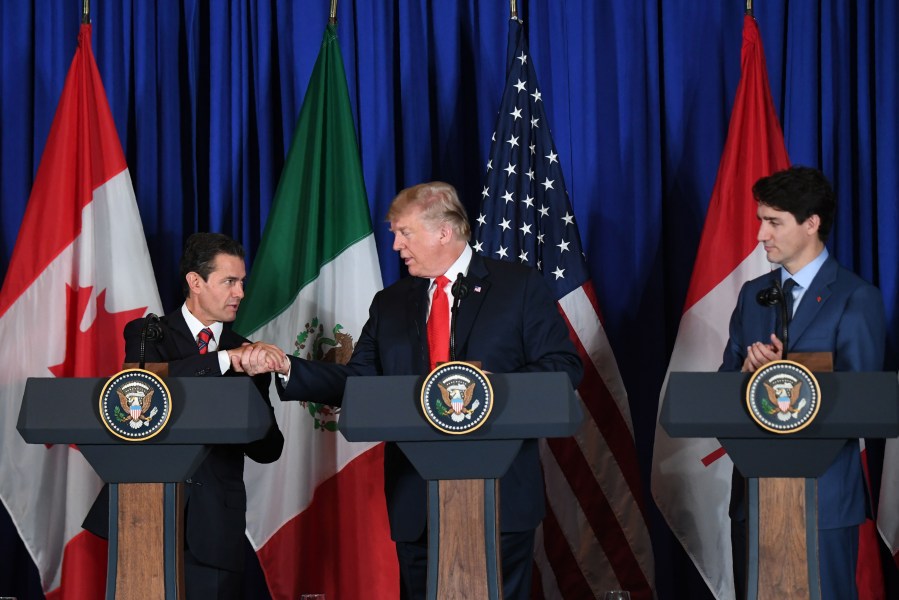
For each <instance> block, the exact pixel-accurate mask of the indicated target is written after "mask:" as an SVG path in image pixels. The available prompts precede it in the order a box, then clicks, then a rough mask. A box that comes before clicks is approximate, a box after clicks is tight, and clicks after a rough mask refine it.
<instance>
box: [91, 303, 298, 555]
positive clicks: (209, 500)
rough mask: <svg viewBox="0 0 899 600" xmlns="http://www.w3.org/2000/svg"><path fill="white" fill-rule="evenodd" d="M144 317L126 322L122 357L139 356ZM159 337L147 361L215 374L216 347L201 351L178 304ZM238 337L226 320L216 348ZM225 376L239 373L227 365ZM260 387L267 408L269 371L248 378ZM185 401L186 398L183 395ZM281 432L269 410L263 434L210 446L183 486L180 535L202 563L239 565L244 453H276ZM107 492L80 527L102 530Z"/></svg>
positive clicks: (269, 456) (186, 373) (262, 456)
mask: <svg viewBox="0 0 899 600" xmlns="http://www.w3.org/2000/svg"><path fill="white" fill-rule="evenodd" d="M144 321H145V320H144V319H136V320H134V321H131V322H130V323H128V324H127V325H126V326H125V362H138V361H139V360H140V332H141V329H142V328H143V326H144ZM160 325H161V326H162V331H163V337H162V339H161V340H159V341H154V342H147V343H146V352H145V358H146V361H147V362H166V363H168V365H169V375H170V376H171V377H204V376H220V375H221V369H220V367H219V362H218V356H217V353H215V352H212V353H209V354H200V353H199V350H197V344H196V341H195V340H194V338H193V336H192V335H191V334H190V329H189V328H188V327H187V323H186V322H185V321H184V316H183V315H182V314H181V308H180V307H179V308H178V309H177V310H175V311H173V312H171V313H169V314H168V315H166V316H165V317H163V318H162V319H161V320H160ZM245 341H247V340H245V339H244V338H243V337H241V336H239V335H237V334H236V333H234V332H233V331H231V329H230V327H229V326H228V324H225V328H224V330H223V331H222V339H221V340H220V341H219V345H218V349H219V350H229V349H231V348H236V347H238V346H240V345H241V344H242V343H244V342H245ZM224 376H226V377H244V375H242V374H239V373H235V372H233V371H228V372H227V373H226V374H225V375H224ZM253 382H254V383H255V384H256V387H257V388H258V389H259V393H260V394H261V395H262V397H263V398H264V399H265V401H266V403H267V404H268V405H269V409H271V402H270V401H269V384H270V383H271V377H270V376H269V375H260V376H257V377H254V378H253ZM188 401H189V399H188ZM283 446H284V437H283V436H282V435H281V431H280V430H279V429H278V425H277V423H276V422H275V420H274V411H273V412H272V427H271V429H269V431H268V433H267V434H266V436H265V437H264V438H263V439H261V440H259V441H257V442H253V443H252V444H247V445H245V446H213V447H212V448H211V450H210V452H209V455H208V456H207V457H206V459H205V460H203V462H202V463H201V464H200V466H199V468H198V469H197V471H196V473H195V474H194V475H193V477H191V478H190V479H189V480H188V485H186V486H185V495H186V497H187V508H186V516H185V525H184V536H185V540H186V542H187V547H188V548H189V549H190V552H191V553H192V554H193V555H194V557H196V558H197V560H199V561H200V562H202V563H205V564H208V565H211V566H214V567H217V568H219V569H226V570H229V571H242V570H243V567H244V549H243V538H244V531H245V529H246V510H247V493H246V489H245V487H244V482H243V462H244V454H246V455H247V456H249V457H250V458H251V459H253V460H255V461H256V462H260V463H269V462H272V461H275V460H277V459H278V457H279V456H280V455H281V449H282V447H283ZM107 514H108V496H107V490H106V488H105V487H104V489H103V492H101V495H100V497H99V498H98V499H97V502H95V503H94V506H93V507H91V511H90V513H89V514H88V516H87V518H86V519H85V521H84V527H85V529H88V530H89V531H92V532H94V533H96V534H97V535H101V536H103V537H106V536H107V531H108V521H107V519H108V517H107Z"/></svg>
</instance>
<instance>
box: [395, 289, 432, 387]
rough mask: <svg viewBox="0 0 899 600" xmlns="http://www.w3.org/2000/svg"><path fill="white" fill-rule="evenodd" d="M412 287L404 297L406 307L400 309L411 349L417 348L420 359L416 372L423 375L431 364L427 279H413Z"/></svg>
mask: <svg viewBox="0 0 899 600" xmlns="http://www.w3.org/2000/svg"><path fill="white" fill-rule="evenodd" d="M413 279H414V280H413V282H412V285H410V286H409V293H408V296H407V297H406V306H404V307H402V309H403V310H405V311H406V319H407V322H408V324H409V326H408V327H407V328H406V331H408V332H409V337H410V339H411V342H412V345H411V347H412V348H417V349H418V352H416V356H419V357H421V360H420V361H419V364H418V370H419V371H420V372H423V373H427V372H428V371H429V369H428V365H430V364H431V357H430V354H429V352H428V283H429V281H428V279H426V278H424V277H414V278H413Z"/></svg>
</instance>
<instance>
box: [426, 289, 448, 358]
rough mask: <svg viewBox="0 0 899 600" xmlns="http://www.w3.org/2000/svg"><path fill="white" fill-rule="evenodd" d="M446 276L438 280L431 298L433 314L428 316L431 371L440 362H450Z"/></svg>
mask: <svg viewBox="0 0 899 600" xmlns="http://www.w3.org/2000/svg"><path fill="white" fill-rule="evenodd" d="M448 283H449V279H447V278H446V277H445V276H444V275H441V276H440V277H438V278H437V287H436V288H435V289H434V295H433V296H431V314H430V316H428V352H429V353H430V355H431V369H433V368H434V367H436V366H437V363H439V362H446V361H448V360H449V342H450V339H449V338H450V332H449V298H448V297H447V295H446V290H445V289H444V288H446V284H448Z"/></svg>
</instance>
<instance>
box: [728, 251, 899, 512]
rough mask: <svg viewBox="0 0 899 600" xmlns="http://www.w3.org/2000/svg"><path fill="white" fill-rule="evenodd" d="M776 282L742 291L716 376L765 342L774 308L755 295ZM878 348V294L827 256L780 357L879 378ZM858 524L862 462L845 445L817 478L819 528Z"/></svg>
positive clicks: (760, 281)
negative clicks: (822, 359)
mask: <svg viewBox="0 0 899 600" xmlns="http://www.w3.org/2000/svg"><path fill="white" fill-rule="evenodd" d="M780 278H781V272H780V270H777V271H773V272H772V273H769V274H766V275H763V276H761V277H758V278H756V279H753V280H752V281H749V282H747V283H746V284H744V285H743V289H741V290H740V296H739V299H738V300H737V306H736V308H735V309H734V312H733V315H732V316H731V319H730V339H729V340H728V342H727V347H726V348H725V350H724V360H723V363H722V364H721V367H720V369H719V370H721V371H739V370H740V369H741V368H742V366H743V361H744V360H745V358H746V347H747V346H749V345H751V344H752V343H754V342H758V341H761V342H766V343H768V342H770V336H771V334H772V333H774V332H775V328H776V325H775V321H776V319H777V313H778V311H779V310H780V309H779V308H778V307H766V306H761V305H759V303H758V302H756V295H757V294H758V292H759V291H761V290H762V289H764V288H767V287H769V286H770V285H771V284H772V282H773V281H774V279H777V280H778V281H780ZM885 344H886V318H885V316H884V307H883V298H882V297H881V295H880V291H879V290H878V289H877V288H876V287H874V286H873V285H871V284H869V283H867V282H865V281H864V280H863V279H861V278H860V277H858V276H857V275H855V274H854V273H852V272H851V271H849V270H848V269H845V268H843V267H841V266H840V265H839V264H838V263H837V261H836V260H835V259H834V258H833V257H832V256H831V257H828V258H827V260H826V261H825V262H824V264H823V265H822V266H821V270H820V271H818V274H817V275H816V276H815V279H814V280H813V281H812V283H811V285H810V286H809V288H808V289H807V290H806V291H805V295H803V297H802V301H801V302H800V303H799V305H798V306H797V307H796V310H795V312H794V315H793V319H792V321H791V322H790V326H789V347H788V348H787V350H788V356H787V358H789V352H832V353H833V361H834V370H835V371H881V370H883V360H884V347H885ZM864 519H865V490H864V483H863V479H862V471H861V461H860V460H859V456H858V444H857V443H856V441H855V440H851V441H849V442H847V443H846V445H845V446H844V447H843V449H842V450H841V451H840V454H839V455H838V456H837V458H836V459H835V460H834V462H833V464H832V465H831V466H830V467H829V468H828V469H827V471H826V472H825V473H824V474H823V475H822V476H821V477H819V478H818V526H819V527H820V528H821V529H832V528H836V527H848V526H851V525H858V524H860V523H862V522H863V521H864Z"/></svg>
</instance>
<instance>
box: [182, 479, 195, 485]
mask: <svg viewBox="0 0 899 600" xmlns="http://www.w3.org/2000/svg"><path fill="white" fill-rule="evenodd" d="M193 482H194V481H193V479H188V480H187V481H185V482H184V483H187V484H191V483H193Z"/></svg>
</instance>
